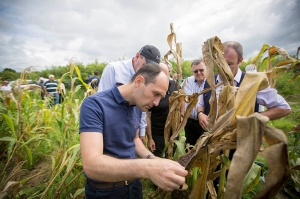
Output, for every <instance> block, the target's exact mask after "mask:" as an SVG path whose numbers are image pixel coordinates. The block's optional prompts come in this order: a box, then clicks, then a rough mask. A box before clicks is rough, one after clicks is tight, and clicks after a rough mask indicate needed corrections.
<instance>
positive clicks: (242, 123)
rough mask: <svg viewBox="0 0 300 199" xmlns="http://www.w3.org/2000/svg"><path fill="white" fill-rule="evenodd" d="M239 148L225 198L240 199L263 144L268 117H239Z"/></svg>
mask: <svg viewBox="0 0 300 199" xmlns="http://www.w3.org/2000/svg"><path fill="white" fill-rule="evenodd" d="M237 120H238V122H237V132H238V133H237V147H236V152H235V153H234V155H233V159H232V161H231V165H230V168H229V173H228V181H227V186H226V193H225V198H228V199H229V198H230V199H235V198H238V199H240V198H241V197H242V191H243V187H242V185H243V182H244V179H245V176H246V174H247V173H248V171H249V169H250V168H251V166H252V163H253V162H254V160H255V157H256V155H257V153H258V152H259V148H260V146H261V143H262V136H263V132H264V131H265V128H266V124H267V122H268V121H269V119H268V117H265V116H262V115H261V114H259V113H254V114H252V115H251V116H249V117H241V116H237ZM238 185H240V186H238Z"/></svg>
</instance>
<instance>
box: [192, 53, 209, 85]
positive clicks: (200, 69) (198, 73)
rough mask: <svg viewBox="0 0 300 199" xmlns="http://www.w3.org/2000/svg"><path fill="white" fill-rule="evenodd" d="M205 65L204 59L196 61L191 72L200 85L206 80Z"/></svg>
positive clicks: (193, 62)
mask: <svg viewBox="0 0 300 199" xmlns="http://www.w3.org/2000/svg"><path fill="white" fill-rule="evenodd" d="M205 68H206V66H205V63H204V61H203V59H195V60H193V61H192V64H191V70H192V72H193V75H194V78H195V80H196V81H197V82H198V84H202V82H203V80H204V79H205Z"/></svg>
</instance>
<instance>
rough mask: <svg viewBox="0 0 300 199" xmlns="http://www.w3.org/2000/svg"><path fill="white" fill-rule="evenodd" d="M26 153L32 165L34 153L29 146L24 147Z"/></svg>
mask: <svg viewBox="0 0 300 199" xmlns="http://www.w3.org/2000/svg"><path fill="white" fill-rule="evenodd" d="M24 147H25V149H26V151H27V156H28V159H29V164H30V165H32V152H31V149H30V148H29V147H28V146H27V145H24Z"/></svg>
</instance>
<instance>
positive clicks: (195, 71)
mask: <svg viewBox="0 0 300 199" xmlns="http://www.w3.org/2000/svg"><path fill="white" fill-rule="evenodd" d="M198 71H199V72H201V73H202V72H203V71H204V69H198V70H193V72H194V73H198Z"/></svg>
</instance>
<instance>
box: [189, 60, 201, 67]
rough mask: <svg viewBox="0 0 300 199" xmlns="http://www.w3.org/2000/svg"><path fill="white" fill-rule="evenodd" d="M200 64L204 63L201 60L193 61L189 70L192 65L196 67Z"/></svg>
mask: <svg viewBox="0 0 300 199" xmlns="http://www.w3.org/2000/svg"><path fill="white" fill-rule="evenodd" d="M202 62H203V63H204V61H203V59H194V60H193V61H192V64H191V68H192V66H193V65H198V64H200V63H202Z"/></svg>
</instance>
